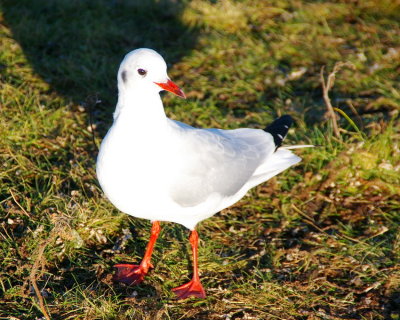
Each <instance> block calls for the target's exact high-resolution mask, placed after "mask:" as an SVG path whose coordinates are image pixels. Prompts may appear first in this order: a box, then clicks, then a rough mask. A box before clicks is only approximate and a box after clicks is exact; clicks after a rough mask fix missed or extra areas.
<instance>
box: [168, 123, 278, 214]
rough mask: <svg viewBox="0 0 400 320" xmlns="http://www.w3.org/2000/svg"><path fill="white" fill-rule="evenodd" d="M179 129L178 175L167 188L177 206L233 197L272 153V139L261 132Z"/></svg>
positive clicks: (186, 127)
mask: <svg viewBox="0 0 400 320" xmlns="http://www.w3.org/2000/svg"><path fill="white" fill-rule="evenodd" d="M177 125H178V126H179V125H180V123H178V122H177ZM180 128H181V130H180V131H179V130H178V131H177V132H178V133H177V134H179V139H178V140H179V146H178V151H177V152H178V154H179V155H180V157H179V159H178V160H177V161H179V171H178V170H177V173H176V176H175V177H174V179H171V181H173V182H172V185H171V186H170V195H171V197H172V198H173V199H174V201H175V202H176V203H178V204H179V205H180V206H185V207H190V206H196V205H198V204H200V203H202V202H203V201H205V200H206V199H207V198H208V197H209V196H210V195H215V194H219V195H220V196H221V197H229V196H232V195H234V194H236V193H237V192H238V191H239V190H240V189H241V188H242V187H243V186H244V185H245V184H246V183H247V182H248V181H249V180H250V179H251V177H252V175H253V173H254V172H255V171H256V170H257V168H258V167H259V166H260V165H261V164H262V163H263V162H264V160H265V159H266V158H267V157H268V156H269V155H270V154H271V153H273V152H274V149H275V145H274V142H273V139H272V136H270V135H268V134H266V133H265V132H263V131H262V130H256V129H237V130H218V129H195V128H192V127H189V126H187V125H184V126H181V127H180Z"/></svg>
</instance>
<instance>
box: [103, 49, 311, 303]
mask: <svg viewBox="0 0 400 320" xmlns="http://www.w3.org/2000/svg"><path fill="white" fill-rule="evenodd" d="M117 80H118V102H117V106H116V109H115V112H114V114H113V118H114V121H113V124H112V126H111V128H110V129H109V131H108V133H107V135H106V136H105V138H104V139H103V141H102V143H101V146H100V150H99V154H98V158H97V164H96V173H97V177H98V181H99V183H100V186H101V188H102V190H103V192H104V194H105V195H106V197H107V198H108V199H109V200H110V201H111V203H113V205H114V206H115V207H117V208H118V209H119V210H120V211H122V212H124V213H127V214H129V215H131V216H134V217H137V218H144V219H148V220H150V221H152V227H151V235H150V241H149V243H148V245H147V247H146V252H145V254H144V257H143V260H142V261H141V263H140V264H139V265H134V264H126V263H121V264H116V265H115V266H114V267H115V269H116V273H115V275H114V278H113V279H114V281H116V282H122V283H125V284H127V285H136V284H139V283H140V282H142V281H143V280H144V277H145V276H146V274H147V273H148V271H149V270H150V269H151V268H153V265H152V264H151V262H150V261H151V255H152V252H153V248H154V246H155V243H156V240H157V237H158V235H159V233H160V230H161V227H160V221H169V222H175V223H179V224H181V225H183V226H185V227H186V228H188V229H189V230H190V231H191V232H190V236H189V242H190V244H191V247H192V254H193V277H192V280H191V281H189V282H188V283H186V284H183V285H181V286H179V287H176V288H174V289H172V291H173V292H174V293H175V294H176V296H177V298H178V299H185V298H188V297H197V298H205V297H206V293H205V290H204V288H203V286H202V284H201V282H200V277H199V270H198V240H199V235H198V233H197V231H196V230H195V227H196V225H197V224H198V223H199V222H200V221H202V220H204V219H207V218H209V217H211V216H213V215H214V214H216V213H217V212H219V211H221V210H222V209H224V208H227V207H229V206H231V205H232V204H234V203H235V202H237V201H238V200H240V199H241V198H242V197H243V196H244V195H245V194H246V193H247V191H248V190H249V189H251V188H253V187H254V186H256V185H258V184H260V183H262V182H265V181H267V180H268V179H270V178H271V177H273V176H275V175H277V174H278V173H280V172H282V171H284V170H285V169H287V168H289V167H290V166H292V165H294V164H296V163H298V162H299V161H300V160H301V159H300V158H299V157H298V156H296V155H295V154H293V153H292V152H291V151H290V150H289V149H290V148H296V147H303V146H292V147H283V146H282V141H283V139H284V138H285V136H286V134H287V132H288V130H289V128H290V126H291V125H292V123H293V120H292V118H291V117H290V116H289V115H284V116H282V117H280V118H278V119H277V120H275V121H274V122H272V123H271V124H270V125H269V126H267V127H266V128H265V129H264V130H261V129H250V128H240V129H235V130H221V129H199V128H194V127H192V126H190V125H187V124H184V123H182V122H179V121H175V120H171V119H169V118H167V117H166V114H165V111H164V107H163V103H162V100H161V97H160V91H162V90H166V91H169V92H172V93H173V94H175V95H177V96H179V97H181V98H186V97H185V94H184V93H183V91H182V90H181V89H180V88H179V87H178V86H177V85H176V84H175V83H174V82H172V81H171V80H170V78H169V77H168V75H167V65H166V63H165V61H164V59H163V58H162V56H161V55H160V54H158V53H157V52H156V51H154V50H152V49H146V48H141V49H136V50H134V51H131V52H130V53H128V54H127V55H126V56H125V58H124V59H123V61H122V63H121V65H120V67H119V71H118V78H117Z"/></svg>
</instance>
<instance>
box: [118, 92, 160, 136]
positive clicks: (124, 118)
mask: <svg viewBox="0 0 400 320" xmlns="http://www.w3.org/2000/svg"><path fill="white" fill-rule="evenodd" d="M117 121H118V123H126V124H127V126H129V127H136V128H137V127H143V126H145V127H149V128H154V127H160V126H162V127H164V126H165V124H166V122H167V118H166V116H165V112H164V106H163V103H162V101H161V97H160V94H159V93H158V92H156V91H154V90H146V89H145V88H136V89H132V88H123V87H122V86H119V94H118V103H117V107H116V109H115V112H114V122H117Z"/></svg>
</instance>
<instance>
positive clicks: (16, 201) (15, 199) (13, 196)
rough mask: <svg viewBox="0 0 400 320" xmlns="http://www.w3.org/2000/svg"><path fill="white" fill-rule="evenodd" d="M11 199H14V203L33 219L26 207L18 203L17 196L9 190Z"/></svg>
mask: <svg viewBox="0 0 400 320" xmlns="http://www.w3.org/2000/svg"><path fill="white" fill-rule="evenodd" d="M9 191H10V194H11V197H12V198H13V200H14V202H15V203H16V204H17V206H18V207H19V208H20V209H21V210H22V212H23V213H24V214H25V215H26V216H28V217H29V218H32V215H31V214H30V213H28V212H27V211H26V210H25V209H24V207H23V206H22V205H21V204H20V203H19V202H18V200H17V198H16V197H15V195H14V194H13V192H12V190H11V189H9Z"/></svg>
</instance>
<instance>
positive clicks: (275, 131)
mask: <svg viewBox="0 0 400 320" xmlns="http://www.w3.org/2000/svg"><path fill="white" fill-rule="evenodd" d="M292 124H293V118H292V117H291V116H289V115H284V116H282V117H280V118H278V119H276V120H275V121H274V122H272V123H271V124H270V125H268V126H267V127H266V128H265V129H264V131H265V132H268V133H270V134H271V135H272V137H273V138H274V143H275V146H276V147H277V148H279V147H280V146H281V145H282V141H283V140H284V139H285V137H286V135H287V133H288V131H289V128H290V127H291V125H292Z"/></svg>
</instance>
